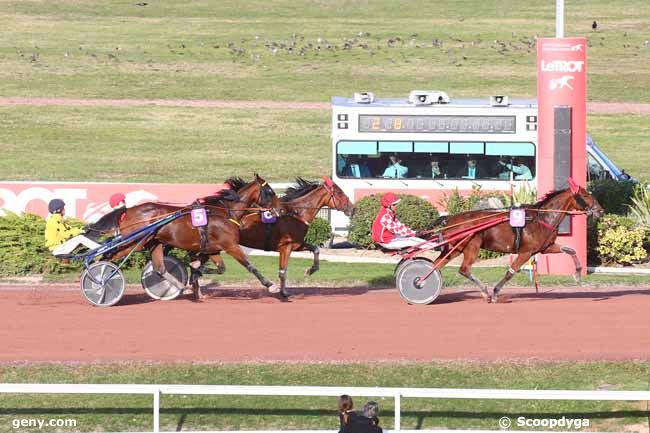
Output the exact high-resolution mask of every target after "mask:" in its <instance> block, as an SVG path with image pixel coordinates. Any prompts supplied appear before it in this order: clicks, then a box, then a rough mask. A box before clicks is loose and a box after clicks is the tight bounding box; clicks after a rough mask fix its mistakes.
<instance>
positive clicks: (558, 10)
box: [555, 0, 564, 38]
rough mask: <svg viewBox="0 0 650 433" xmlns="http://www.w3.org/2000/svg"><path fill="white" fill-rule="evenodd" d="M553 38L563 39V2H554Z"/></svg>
mask: <svg viewBox="0 0 650 433" xmlns="http://www.w3.org/2000/svg"><path fill="white" fill-rule="evenodd" d="M555 37H556V38H563V37H564V0H555Z"/></svg>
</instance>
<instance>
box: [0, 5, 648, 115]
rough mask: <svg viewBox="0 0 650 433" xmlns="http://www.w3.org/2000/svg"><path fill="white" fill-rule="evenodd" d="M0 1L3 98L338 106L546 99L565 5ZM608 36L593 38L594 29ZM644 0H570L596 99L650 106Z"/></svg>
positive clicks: (570, 18)
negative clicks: (335, 101) (549, 52)
mask: <svg viewBox="0 0 650 433" xmlns="http://www.w3.org/2000/svg"><path fill="white" fill-rule="evenodd" d="M136 3H137V2H135V1H132V0H128V1H127V0H118V1H111V2H100V1H96V0H95V1H91V0H83V1H79V0H64V1H56V2H52V1H48V0H41V1H38V0H31V1H22V0H21V1H10V0H3V1H0V22H2V23H3V25H2V26H0V59H1V60H2V63H3V68H2V70H0V95H4V96H79V97H115V98H127V97H161V98H233V99H277V100H310V101H327V100H329V98H330V97H331V96H332V95H337V94H343V95H348V94H351V93H352V92H353V91H359V90H371V91H374V92H376V93H377V94H379V95H389V96H398V95H405V94H406V93H407V92H408V91H409V90H412V89H415V88H435V89H442V90H447V91H448V92H449V94H450V96H452V97H459V96H488V95H492V94H509V95H513V96H528V97H530V96H533V95H534V94H535V86H536V84H535V82H536V80H535V75H536V71H535V63H536V51H535V47H534V38H535V37H536V36H553V35H554V33H555V2H538V3H534V2H528V3H525V4H522V3H521V2H520V1H515V0H505V1H495V0H490V1H479V0H462V1H440V2H429V1H423V0H412V1H404V2H394V1H392V0H375V1H372V2H349V1H345V0H335V1H327V2H326V1H317V2H308V1H287V0H273V1H260V0H256V1H248V2H239V1H236V0H224V1H218V2H217V1H209V0H190V1H185V2H176V1H171V0H166V1H162V0H159V1H152V2H147V3H148V5H147V6H144V7H142V6H138V5H137V4H136ZM593 20H598V22H599V28H598V29H597V30H596V31H592V29H591V23H592V21H593ZM649 20H650V8H648V7H647V2H646V0H629V1H622V0H618V1H614V2H612V1H606V0H592V1H586V0H581V1H573V2H567V3H566V18H565V22H566V31H565V33H566V35H567V36H586V37H588V38H589V45H590V47H589V50H588V55H589V86H588V87H589V98H590V99H591V100H608V101H645V102H648V101H650V93H648V92H647V91H646V89H647V88H648V87H650V86H649V85H650V75H648V74H647V66H646V65H647V64H648V61H649V60H650V47H649V46H648V45H647V43H646V41H647V40H648V39H650V27H648V25H647V23H648V21H649Z"/></svg>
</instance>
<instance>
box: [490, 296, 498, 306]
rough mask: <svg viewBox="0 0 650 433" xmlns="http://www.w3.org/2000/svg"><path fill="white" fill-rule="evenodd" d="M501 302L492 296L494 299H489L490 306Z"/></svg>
mask: <svg viewBox="0 0 650 433" xmlns="http://www.w3.org/2000/svg"><path fill="white" fill-rule="evenodd" d="M498 301H499V299H498V298H497V297H496V296H492V298H488V303H490V304H496V303H497V302H498Z"/></svg>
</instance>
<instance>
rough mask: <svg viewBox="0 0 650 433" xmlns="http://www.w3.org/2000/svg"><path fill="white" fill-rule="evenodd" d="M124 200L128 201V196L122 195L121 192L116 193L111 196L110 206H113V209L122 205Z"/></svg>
mask: <svg viewBox="0 0 650 433" xmlns="http://www.w3.org/2000/svg"><path fill="white" fill-rule="evenodd" d="M124 200H126V196H125V195H124V194H122V193H121V192H118V193H115V194H113V195H112V196H111V198H109V199H108V204H109V205H111V207H116V206H117V205H119V204H120V203H122V202H123V201H124Z"/></svg>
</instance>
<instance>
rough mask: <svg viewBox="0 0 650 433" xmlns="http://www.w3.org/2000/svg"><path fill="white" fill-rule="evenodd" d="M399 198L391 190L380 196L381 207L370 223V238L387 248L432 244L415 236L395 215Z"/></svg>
mask: <svg viewBox="0 0 650 433" xmlns="http://www.w3.org/2000/svg"><path fill="white" fill-rule="evenodd" d="M399 202H400V199H399V198H398V197H397V196H396V195H395V194H393V193H392V192H387V193H386V194H384V196H383V197H382V198H381V206H382V207H381V209H380V210H379V213H378V214H377V216H376V217H375V220H374V221H373V223H372V240H373V242H375V243H376V244H379V245H381V246H382V247H384V248H386V249H389V250H399V249H402V248H406V247H412V246H415V245H420V244H422V246H427V247H430V246H433V244H429V243H427V241H426V240H424V239H420V238H419V237H417V235H416V233H415V231H414V230H413V229H411V228H410V227H409V226H407V225H405V224H402V223H401V222H400V221H399V220H398V219H397V217H396V216H395V209H394V207H395V205H397V203H399Z"/></svg>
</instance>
